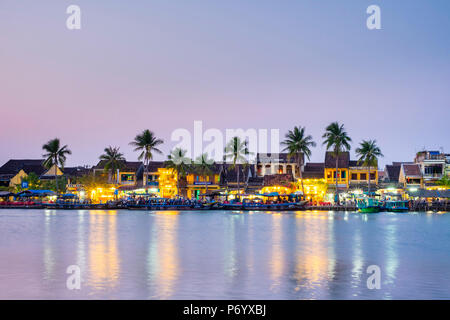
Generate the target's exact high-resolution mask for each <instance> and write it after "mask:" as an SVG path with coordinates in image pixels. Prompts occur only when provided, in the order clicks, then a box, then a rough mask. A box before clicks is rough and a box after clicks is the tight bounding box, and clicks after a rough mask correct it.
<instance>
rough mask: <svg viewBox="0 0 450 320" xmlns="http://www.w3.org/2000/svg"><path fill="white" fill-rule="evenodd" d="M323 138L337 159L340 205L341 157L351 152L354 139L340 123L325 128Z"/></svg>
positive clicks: (333, 123)
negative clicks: (339, 175)
mask: <svg viewBox="0 0 450 320" xmlns="http://www.w3.org/2000/svg"><path fill="white" fill-rule="evenodd" d="M322 138H324V139H325V140H324V141H323V144H324V145H326V147H327V151H328V150H332V151H333V156H334V157H335V158H336V178H335V179H336V200H337V204H339V191H338V170H339V156H340V155H341V154H342V153H344V152H345V151H350V149H351V147H350V142H351V141H352V139H351V138H350V137H349V136H348V134H347V132H346V131H345V128H344V125H343V124H339V123H338V122H332V123H331V124H329V125H328V126H327V127H326V128H325V133H324V134H323V136H322Z"/></svg>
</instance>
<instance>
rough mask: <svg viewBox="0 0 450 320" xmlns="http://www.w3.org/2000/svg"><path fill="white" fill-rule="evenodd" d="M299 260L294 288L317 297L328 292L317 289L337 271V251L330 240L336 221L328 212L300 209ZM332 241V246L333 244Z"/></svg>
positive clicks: (297, 232)
mask: <svg viewBox="0 0 450 320" xmlns="http://www.w3.org/2000/svg"><path fill="white" fill-rule="evenodd" d="M295 218H296V219H295V224H296V229H297V230H296V237H297V239H296V242H297V249H296V252H295V257H296V263H295V273H294V278H295V280H296V286H295V288H294V290H295V291H298V292H299V293H300V294H301V296H303V295H304V294H307V295H308V296H309V297H310V298H317V297H319V296H321V295H324V294H325V292H322V291H321V290H317V288H319V287H322V286H323V283H324V282H325V281H327V280H328V279H329V278H331V277H332V276H333V274H334V250H333V246H332V241H330V237H332V234H330V231H332V226H333V220H330V219H329V217H328V214H327V213H317V212H298V213H296V215H295ZM330 244H331V245H330Z"/></svg>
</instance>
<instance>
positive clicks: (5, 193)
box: [0, 191, 14, 198]
mask: <svg viewBox="0 0 450 320" xmlns="http://www.w3.org/2000/svg"><path fill="white" fill-rule="evenodd" d="M13 195H14V193H12V192H9V191H0V197H3V198H7V197H11V196H13Z"/></svg>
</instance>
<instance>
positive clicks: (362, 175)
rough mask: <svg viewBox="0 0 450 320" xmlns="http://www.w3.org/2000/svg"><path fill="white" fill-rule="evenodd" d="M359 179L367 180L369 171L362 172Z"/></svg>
mask: <svg viewBox="0 0 450 320" xmlns="http://www.w3.org/2000/svg"><path fill="white" fill-rule="evenodd" d="M359 180H367V173H361V174H360V175H359Z"/></svg>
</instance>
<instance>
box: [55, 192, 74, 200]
mask: <svg viewBox="0 0 450 320" xmlns="http://www.w3.org/2000/svg"><path fill="white" fill-rule="evenodd" d="M77 197H78V196H77V195H76V194H72V193H66V194H62V195H60V196H59V198H63V199H74V198H77Z"/></svg>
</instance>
